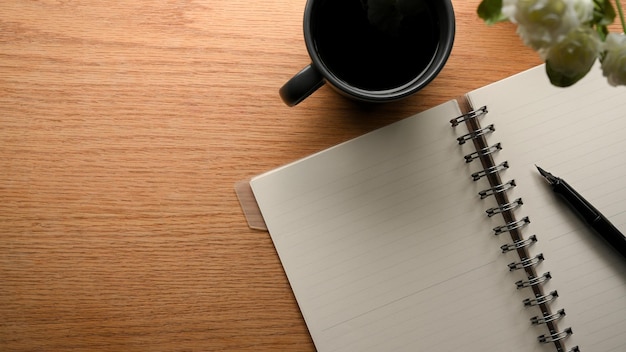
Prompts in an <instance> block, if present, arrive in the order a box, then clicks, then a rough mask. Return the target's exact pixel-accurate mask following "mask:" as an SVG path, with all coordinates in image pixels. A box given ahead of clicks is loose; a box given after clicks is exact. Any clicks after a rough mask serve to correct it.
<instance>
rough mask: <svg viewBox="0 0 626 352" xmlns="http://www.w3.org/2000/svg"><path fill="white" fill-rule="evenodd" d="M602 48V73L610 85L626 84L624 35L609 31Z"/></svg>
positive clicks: (625, 37)
mask: <svg viewBox="0 0 626 352" xmlns="http://www.w3.org/2000/svg"><path fill="white" fill-rule="evenodd" d="M604 49H605V50H606V52H605V56H604V57H603V59H602V74H603V75H604V76H605V77H606V78H607V80H608V81H609V84H611V85H612V86H618V85H626V35H624V34H615V33H609V35H608V36H607V38H606V41H605V42H604Z"/></svg>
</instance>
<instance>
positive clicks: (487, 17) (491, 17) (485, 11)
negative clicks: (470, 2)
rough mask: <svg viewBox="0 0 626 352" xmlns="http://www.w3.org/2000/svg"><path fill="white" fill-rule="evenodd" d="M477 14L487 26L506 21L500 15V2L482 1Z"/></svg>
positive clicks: (495, 0)
mask: <svg viewBox="0 0 626 352" xmlns="http://www.w3.org/2000/svg"><path fill="white" fill-rule="evenodd" d="M477 12H478V17H480V18H482V19H483V20H484V21H485V23H487V24H488V25H492V24H495V23H498V22H502V21H505V20H506V17H505V16H504V15H503V14H502V0H483V1H482V2H481V3H480V5H478V11H477Z"/></svg>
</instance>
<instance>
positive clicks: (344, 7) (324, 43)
mask: <svg viewBox="0 0 626 352" xmlns="http://www.w3.org/2000/svg"><path fill="white" fill-rule="evenodd" d="M303 27H304V42H305V44H306V48H307V51H308V52H309V56H310V58H311V63H310V64H309V65H307V66H305V67H304V69H302V70H301V71H300V72H298V73H297V74H296V75H294V76H293V77H292V78H291V79H290V80H288V81H287V83H285V84H284V85H283V86H282V87H281V88H280V90H279V93H280V97H281V98H282V99H283V101H284V102H285V104H287V105H289V106H294V105H296V104H298V103H300V102H301V101H303V100H304V99H306V98H307V97H308V96H310V95H311V94H312V93H313V92H315V91H316V90H317V89H319V88H320V87H322V86H323V85H325V84H328V85H330V86H331V87H332V88H334V89H335V90H336V91H337V92H339V93H340V94H342V95H344V96H346V97H349V98H352V99H356V100H360V101H365V102H371V103H382V102H389V101H394V100H398V99H402V98H405V97H408V96H409V95H411V94H414V93H416V92H417V91H419V90H420V89H422V88H424V87H425V86H426V85H427V84H428V83H429V82H431V81H432V80H433V79H434V78H435V77H436V76H437V74H439V72H440V71H441V70H442V69H443V66H444V65H445V63H446V61H447V60H448V57H449V55H450V53H451V51H452V45H453V43H454V31H455V23H454V11H453V9H452V2H451V0H307V3H306V7H305V10H304V26H303Z"/></svg>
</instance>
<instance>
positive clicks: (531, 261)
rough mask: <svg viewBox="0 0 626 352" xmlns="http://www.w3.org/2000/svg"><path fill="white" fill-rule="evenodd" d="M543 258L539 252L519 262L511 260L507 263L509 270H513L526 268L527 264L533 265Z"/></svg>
mask: <svg viewBox="0 0 626 352" xmlns="http://www.w3.org/2000/svg"><path fill="white" fill-rule="evenodd" d="M543 260H544V257H543V253H539V254H537V255H536V256H534V257H532V258H525V259H522V260H521V261H519V262H513V263H511V264H509V270H510V271H514V270H519V269H524V268H528V267H529V266H535V265H537V264H539V263H541V262H542V261H543Z"/></svg>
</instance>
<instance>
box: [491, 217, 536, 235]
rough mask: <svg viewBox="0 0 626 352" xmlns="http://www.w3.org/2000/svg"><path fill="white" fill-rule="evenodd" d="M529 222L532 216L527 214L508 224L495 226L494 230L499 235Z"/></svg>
mask: <svg viewBox="0 0 626 352" xmlns="http://www.w3.org/2000/svg"><path fill="white" fill-rule="evenodd" d="M528 224H530V218H528V216H525V217H524V218H523V219H522V220H518V221H513V222H510V223H508V224H506V225H502V226H498V227H494V228H493V232H494V233H495V235H499V234H502V233H505V232H510V231H513V230H516V229H519V228H521V227H523V226H526V225H528Z"/></svg>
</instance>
